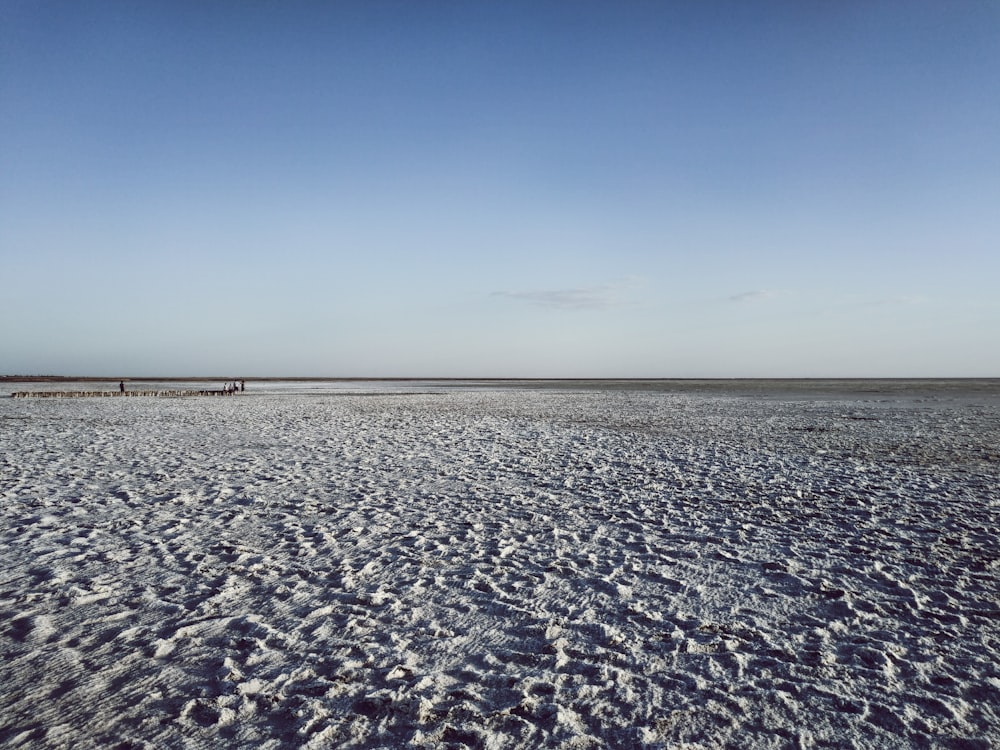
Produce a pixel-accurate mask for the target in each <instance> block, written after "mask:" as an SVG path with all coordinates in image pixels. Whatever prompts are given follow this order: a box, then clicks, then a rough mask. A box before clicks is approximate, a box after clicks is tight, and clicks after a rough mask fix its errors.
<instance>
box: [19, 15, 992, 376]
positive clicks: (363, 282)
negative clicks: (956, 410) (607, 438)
mask: <svg viewBox="0 0 1000 750" xmlns="http://www.w3.org/2000/svg"><path fill="white" fill-rule="evenodd" d="M998 81H1000V4H997V3H991V2H957V3H940V2H885V3H800V4H796V3H779V2H774V3H769V2H763V3H735V2H733V3H730V2H709V3H702V2H689V3H648V2H634V3H632V2H627V3H596V2H595V3H589V2H583V3H568V2H567V3H551V2H550V3H544V2H543V3H519V2H515V3H492V2H484V3H475V2H472V3H469V2H431V3H403V2H399V3H389V2H343V3H328V4H327V3H297V2H292V3H248V4H244V3H227V2H223V3H212V4H200V3H135V4H128V3H102V2H88V3H70V2H51V3H32V2H6V3H3V4H0V278H2V279H3V283H2V286H0V288H2V295H0V374H64V375H100V376H104V375H108V376H114V377H117V376H119V375H121V376H128V375H154V374H155V375H163V376H184V375H210V374H223V373H225V374H229V375H231V376H244V377H252V376H295V375H299V376H331V377H363V376H371V377H394V376H398V377H434V376H441V377H823V376H830V377H880V376H885V377H934V376H938V377H963V376H964V377H989V376H998V375H1000V302H998V298H1000V295H998V293H997V290H998V289H1000V247H998V245H1000V242H998V237H1000V83H998Z"/></svg>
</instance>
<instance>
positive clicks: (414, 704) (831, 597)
mask: <svg viewBox="0 0 1000 750" xmlns="http://www.w3.org/2000/svg"><path fill="white" fill-rule="evenodd" d="M60 387H64V386H60ZM340 388H341V390H340V391H338V392H333V391H331V392H324V391H323V390H322V389H316V388H311V389H309V390H308V392H299V390H297V389H295V388H285V389H282V388H280V387H277V386H275V387H273V388H272V389H271V392H268V393H261V392H257V393H253V392H251V393H247V394H244V395H243V396H240V397H236V398H215V399H213V398H198V397H195V398H188V399H153V398H151V399H74V400H61V399H59V400H56V399H26V400H14V399H10V398H2V399H0V518H2V524H0V526H2V545H0V562H2V565H0V571H2V572H0V628H2V629H0V645H2V649H3V662H2V666H0V745H3V746H4V747H24V748H28V747H30V748H88V747H117V748H214V747H242V748H293V747H305V748H323V747H358V748H374V747H416V748H437V747H454V748H461V747H483V748H537V747H566V748H599V747H647V748H729V747H732V748H786V747H787V748H812V747H830V748H833V747H836V748H845V747H854V748H899V747H918V748H920V747H927V748H983V749H984V750H985V749H986V748H995V747H1000V581H998V572H1000V570H998V568H1000V562H998V561H1000V541H998V528H1000V524H998V520H1000V419H998V417H1000V398H997V397H996V394H995V393H992V394H991V393H990V392H987V393H985V395H984V394H983V393H979V394H976V395H975V396H974V397H972V396H970V397H968V398H966V397H963V396H962V393H961V389H960V388H959V389H958V390H957V391H956V390H949V391H944V390H941V391H936V390H935V389H933V388H930V389H929V390H927V391H925V392H920V393H919V394H917V395H914V392H908V391H907V390H906V389H902V390H898V391H894V392H892V393H882V394H881V395H880V394H879V393H877V392H875V393H871V392H867V393H853V392H852V393H849V394H843V393H842V394H839V395H838V394H827V393H811V394H806V397H803V396H802V395H801V394H799V395H797V396H795V397H789V394H787V393H780V392H776V391H769V392H767V393H761V392H756V391H755V392H753V393H750V394H747V393H745V392H741V391H740V390H739V388H736V387H734V389H731V390H729V391H728V392H727V391H726V390H720V391H718V392H711V393H705V392H690V393H684V392H677V390H676V389H675V390H673V391H670V392H664V391H657V390H656V389H630V390H616V389H605V390H573V389H565V388H546V389H538V390H536V389H530V388H472V389H463V388H445V389H440V390H435V389H433V388H431V389H420V388H418V387H417V386H413V385H409V386H407V387H398V388H395V389H393V388H390V387H388V386H387V387H385V388H382V389H379V388H374V389H372V390H371V392H361V391H358V392H352V391H351V390H349V389H347V390H344V389H343V387H340ZM408 389H409V390H408ZM744 390H745V389H744ZM988 390H989V389H987V391H988Z"/></svg>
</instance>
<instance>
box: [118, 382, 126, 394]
mask: <svg viewBox="0 0 1000 750" xmlns="http://www.w3.org/2000/svg"><path fill="white" fill-rule="evenodd" d="M118 392H119V393H125V381H124V380H119V381H118Z"/></svg>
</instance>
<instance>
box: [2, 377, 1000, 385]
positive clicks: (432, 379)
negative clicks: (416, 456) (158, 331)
mask: <svg viewBox="0 0 1000 750" xmlns="http://www.w3.org/2000/svg"><path fill="white" fill-rule="evenodd" d="M119 380H124V381H125V382H126V383H129V382H143V383H146V382H155V383H191V382H203V381H210V382H211V381H216V380H221V381H232V380H244V381H246V382H248V383H415V382H443V383H448V382H463V383H520V382H525V383H591V382H592V383H735V382H751V383H752V382H769V383H810V382H812V383H822V382H832V381H837V382H886V383H902V382H925V383H932V382H947V381H969V382H973V381H1000V375H997V376H975V375H973V376H955V377H950V376H913V377H907V376H893V377H864V376H860V377H837V376H816V377H704V378H700V377H684V378H661V377H649V378H644V377H636V378H590V377H552V378H539V377H455V376H448V377H412V376H406V377H369V376H360V377H343V376H338V377H315V376H310V377H303V376H289V377H274V376H267V377H239V376H222V375H192V376H185V377H177V376H169V377H162V376H143V377H134V376H129V377H120V376H117V375H116V376H107V377H98V376H95V375H0V383H106V382H112V381H114V382H117V381H119Z"/></svg>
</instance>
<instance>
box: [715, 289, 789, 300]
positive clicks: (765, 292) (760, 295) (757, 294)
mask: <svg viewBox="0 0 1000 750" xmlns="http://www.w3.org/2000/svg"><path fill="white" fill-rule="evenodd" d="M776 296H778V295H777V292H772V291H771V290H770V289H754V290H753V291H749V292H740V293H739V294H731V295H730V296H728V297H726V299H727V300H728V301H729V302H761V301H763V300H766V299H772V298H774V297H776Z"/></svg>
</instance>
